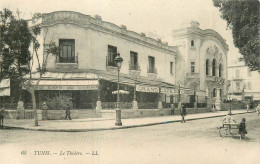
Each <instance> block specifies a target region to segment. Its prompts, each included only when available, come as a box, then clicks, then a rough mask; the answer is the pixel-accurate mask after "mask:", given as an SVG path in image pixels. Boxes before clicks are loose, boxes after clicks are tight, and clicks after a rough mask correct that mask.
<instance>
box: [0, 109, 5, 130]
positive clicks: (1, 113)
mask: <svg viewBox="0 0 260 164" xmlns="http://www.w3.org/2000/svg"><path fill="white" fill-rule="evenodd" d="M4 117H5V111H4V108H2V109H1V110H0V128H1V129H3V127H4Z"/></svg>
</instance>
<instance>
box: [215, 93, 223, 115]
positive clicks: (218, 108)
mask: <svg viewBox="0 0 260 164" xmlns="http://www.w3.org/2000/svg"><path fill="white" fill-rule="evenodd" d="M221 104H222V102H221V99H220V88H217V97H216V101H215V106H216V110H218V111H220V110H221Z"/></svg>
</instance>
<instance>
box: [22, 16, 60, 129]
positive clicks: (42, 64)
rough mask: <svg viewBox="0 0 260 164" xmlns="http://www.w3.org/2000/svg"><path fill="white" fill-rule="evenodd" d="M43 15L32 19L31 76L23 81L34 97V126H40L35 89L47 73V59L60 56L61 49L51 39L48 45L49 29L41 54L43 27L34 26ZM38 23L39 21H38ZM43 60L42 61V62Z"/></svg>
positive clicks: (29, 61) (29, 63)
mask: <svg viewBox="0 0 260 164" xmlns="http://www.w3.org/2000/svg"><path fill="white" fill-rule="evenodd" d="M40 18H41V14H40V13H36V14H34V15H33V18H32V20H31V21H32V23H33V25H32V27H31V28H30V29H31V33H32V40H31V47H32V53H30V57H29V59H30V60H28V62H27V65H28V71H29V74H28V75H27V76H26V77H25V80H24V81H23V86H24V87H25V88H26V90H27V91H28V92H29V93H30V94H31V97H32V104H33V113H34V125H35V126H38V117H37V110H36V98H35V88H37V87H38V85H39V82H40V81H41V79H42V76H43V75H44V73H45V72H46V66H47V59H48V57H49V55H54V56H58V55H59V53H60V48H59V47H58V46H56V44H55V42H54V41H53V39H51V40H50V41H49V42H48V43H46V37H47V35H48V29H46V34H45V37H44V39H43V51H44V52H43V54H41V53H39V49H40V46H41V44H40V43H39V41H38V38H39V36H40V35H41V31H42V27H41V25H40V24H34V22H35V20H37V19H40ZM36 22H37V21H36ZM41 58H42V60H41ZM34 64H36V68H37V69H36V72H35V71H34V70H33V68H34ZM36 73H38V74H39V76H38V78H37V79H34V78H33V74H36Z"/></svg>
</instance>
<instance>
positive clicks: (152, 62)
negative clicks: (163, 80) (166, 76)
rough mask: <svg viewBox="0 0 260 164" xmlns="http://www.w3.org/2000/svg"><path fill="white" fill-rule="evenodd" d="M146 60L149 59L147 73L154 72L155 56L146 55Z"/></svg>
mask: <svg viewBox="0 0 260 164" xmlns="http://www.w3.org/2000/svg"><path fill="white" fill-rule="evenodd" d="M148 61H149V67H148V73H156V70H155V58H154V57H153V56H148Z"/></svg>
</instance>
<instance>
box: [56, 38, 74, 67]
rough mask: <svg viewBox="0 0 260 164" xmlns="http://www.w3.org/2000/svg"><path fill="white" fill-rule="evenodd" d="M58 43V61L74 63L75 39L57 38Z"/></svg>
mask: <svg viewBox="0 0 260 164" xmlns="http://www.w3.org/2000/svg"><path fill="white" fill-rule="evenodd" d="M59 45H60V50H61V52H60V55H59V62H60V63H75V40H74V39H59Z"/></svg>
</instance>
